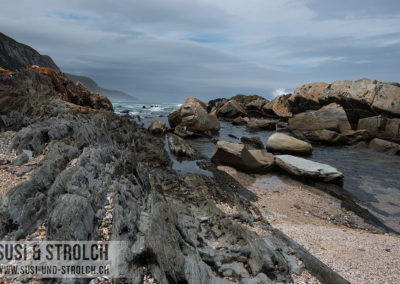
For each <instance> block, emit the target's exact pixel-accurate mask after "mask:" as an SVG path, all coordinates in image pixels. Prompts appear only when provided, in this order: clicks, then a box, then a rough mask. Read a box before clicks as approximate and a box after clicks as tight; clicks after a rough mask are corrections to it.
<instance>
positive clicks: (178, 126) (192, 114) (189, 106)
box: [168, 102, 221, 137]
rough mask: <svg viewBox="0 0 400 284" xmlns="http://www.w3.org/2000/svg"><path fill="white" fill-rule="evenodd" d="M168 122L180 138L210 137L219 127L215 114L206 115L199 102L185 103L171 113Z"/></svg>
mask: <svg viewBox="0 0 400 284" xmlns="http://www.w3.org/2000/svg"><path fill="white" fill-rule="evenodd" d="M168 122H169V125H170V126H171V128H173V129H174V132H175V134H177V135H179V136H181V137H190V136H201V135H207V136H212V134H213V133H214V132H216V131H218V130H219V129H220V127H221V126H220V123H219V120H218V118H217V116H216V115H215V113H207V110H206V109H205V108H203V106H202V105H201V103H199V102H189V103H185V104H183V105H181V106H179V107H178V108H176V109H175V110H173V111H171V112H170V113H169V114H168Z"/></svg>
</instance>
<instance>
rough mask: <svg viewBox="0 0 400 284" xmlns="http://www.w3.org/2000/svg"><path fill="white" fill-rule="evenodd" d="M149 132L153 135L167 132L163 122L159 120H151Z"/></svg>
mask: <svg viewBox="0 0 400 284" xmlns="http://www.w3.org/2000/svg"><path fill="white" fill-rule="evenodd" d="M148 130H149V132H150V133H151V134H153V135H157V136H162V135H164V134H165V133H166V132H167V128H166V126H165V123H163V122H161V121H159V120H153V121H152V122H151V124H150V126H149V128H148Z"/></svg>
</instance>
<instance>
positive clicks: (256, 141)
mask: <svg viewBox="0 0 400 284" xmlns="http://www.w3.org/2000/svg"><path fill="white" fill-rule="evenodd" d="M240 141H242V143H244V144H247V145H250V146H252V147H254V148H256V149H264V144H263V143H262V142H261V139H260V138H258V137H246V136H243V137H242V138H240Z"/></svg>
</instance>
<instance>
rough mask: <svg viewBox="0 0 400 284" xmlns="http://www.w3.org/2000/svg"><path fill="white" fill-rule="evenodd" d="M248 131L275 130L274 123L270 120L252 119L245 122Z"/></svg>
mask: <svg viewBox="0 0 400 284" xmlns="http://www.w3.org/2000/svg"><path fill="white" fill-rule="evenodd" d="M247 128H248V129H249V130H250V131H261V130H276V121H275V120H270V119H253V120H249V121H248V122H247Z"/></svg>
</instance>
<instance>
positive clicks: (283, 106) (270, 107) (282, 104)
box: [263, 94, 292, 118]
mask: <svg viewBox="0 0 400 284" xmlns="http://www.w3.org/2000/svg"><path fill="white" fill-rule="evenodd" d="M291 97H292V95H291V94H287V95H281V96H278V97H276V98H274V99H273V100H272V101H270V102H268V103H266V104H265V105H264V107H263V112H264V114H265V115H272V116H278V117H282V118H288V117H292V112H291V108H290V104H289V99H290V98H291Z"/></svg>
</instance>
